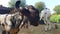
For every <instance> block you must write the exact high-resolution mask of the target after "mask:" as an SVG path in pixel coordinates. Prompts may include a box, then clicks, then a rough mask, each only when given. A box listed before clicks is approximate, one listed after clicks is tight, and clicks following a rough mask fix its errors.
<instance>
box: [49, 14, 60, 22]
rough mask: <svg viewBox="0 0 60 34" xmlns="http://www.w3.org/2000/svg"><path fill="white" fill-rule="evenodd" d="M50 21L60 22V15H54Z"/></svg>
mask: <svg viewBox="0 0 60 34" xmlns="http://www.w3.org/2000/svg"><path fill="white" fill-rule="evenodd" d="M50 21H51V22H57V23H60V15H52V16H51V17H50Z"/></svg>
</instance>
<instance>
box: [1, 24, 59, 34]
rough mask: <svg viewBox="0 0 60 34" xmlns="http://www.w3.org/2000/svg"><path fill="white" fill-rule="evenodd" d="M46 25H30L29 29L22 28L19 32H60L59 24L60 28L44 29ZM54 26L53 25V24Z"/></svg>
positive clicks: (38, 33)
mask: <svg viewBox="0 0 60 34" xmlns="http://www.w3.org/2000/svg"><path fill="white" fill-rule="evenodd" d="M44 26H45V25H39V26H37V27H35V26H29V28H28V29H25V28H22V29H21V30H20V31H19V33H18V34H60V25H58V29H55V28H52V30H51V31H47V32H45V31H44ZM52 26H53V25H52ZM0 34H1V27H0Z"/></svg>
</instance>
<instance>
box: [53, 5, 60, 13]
mask: <svg viewBox="0 0 60 34" xmlns="http://www.w3.org/2000/svg"><path fill="white" fill-rule="evenodd" d="M53 10H54V11H55V12H56V14H60V5H57V6H55V8H54V9H53Z"/></svg>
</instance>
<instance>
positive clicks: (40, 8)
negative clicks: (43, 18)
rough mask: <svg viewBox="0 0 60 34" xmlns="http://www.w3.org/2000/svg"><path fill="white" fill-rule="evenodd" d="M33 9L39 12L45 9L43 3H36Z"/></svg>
mask: <svg viewBox="0 0 60 34" xmlns="http://www.w3.org/2000/svg"><path fill="white" fill-rule="evenodd" d="M35 7H36V8H37V9H38V10H39V11H41V10H42V9H43V8H44V7H45V3H44V2H37V3H35Z"/></svg>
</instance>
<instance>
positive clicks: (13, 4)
mask: <svg viewBox="0 0 60 34" xmlns="http://www.w3.org/2000/svg"><path fill="white" fill-rule="evenodd" d="M15 3H16V0H10V2H9V7H12V8H14V7H15ZM20 6H25V3H24V2H23V1H21V4H20Z"/></svg>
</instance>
